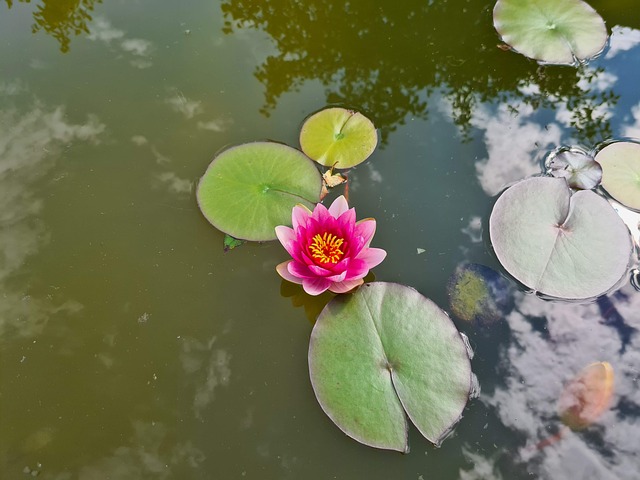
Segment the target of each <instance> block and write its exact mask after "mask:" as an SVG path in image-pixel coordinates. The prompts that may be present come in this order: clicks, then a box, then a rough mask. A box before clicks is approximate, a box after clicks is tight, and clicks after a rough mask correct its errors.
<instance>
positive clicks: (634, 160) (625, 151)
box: [596, 142, 640, 210]
mask: <svg viewBox="0 0 640 480" xmlns="http://www.w3.org/2000/svg"><path fill="white" fill-rule="evenodd" d="M596 160H597V161H598V162H599V163H600V165H602V186H603V188H604V189H605V190H606V191H607V193H609V195H611V196H612V197H613V198H615V199H616V200H618V201H619V202H620V203H622V204H623V205H625V206H627V207H629V208H632V209H634V210H640V144H638V143H634V142H615V143H611V144H609V145H607V146H606V147H604V148H603V149H602V150H600V151H599V152H598V154H597V155H596Z"/></svg>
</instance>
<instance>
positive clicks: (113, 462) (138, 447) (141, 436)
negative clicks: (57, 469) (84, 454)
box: [46, 421, 205, 480]
mask: <svg viewBox="0 0 640 480" xmlns="http://www.w3.org/2000/svg"><path fill="white" fill-rule="evenodd" d="M133 429H134V435H133V436H132V438H131V439H130V442H129V444H128V445H123V446H121V447H118V448H116V449H115V450H114V451H113V453H112V454H111V455H110V456H107V457H105V458H103V459H101V460H98V461H97V462H96V463H95V464H93V465H88V466H85V467H82V468H81V469H80V471H79V472H78V476H77V478H78V480H102V479H107V478H111V479H118V480H140V479H142V478H154V479H159V480H163V479H166V478H174V474H173V469H174V468H175V467H177V466H180V465H187V466H190V467H192V468H195V467H197V466H198V465H200V464H201V463H202V462H203V461H204V459H205V456H204V454H203V453H202V451H201V450H199V449H198V448H196V447H195V446H194V445H193V444H192V443H191V442H185V443H182V444H180V443H178V444H175V445H174V446H173V448H171V450H167V447H166V445H167V438H168V437H171V432H169V430H168V429H167V427H165V426H164V425H163V424H162V423H158V422H151V423H145V422H141V421H135V422H133ZM63 475H65V474H58V475H57V476H54V477H46V478H52V479H58V478H65V477H63ZM74 478H75V477H74Z"/></svg>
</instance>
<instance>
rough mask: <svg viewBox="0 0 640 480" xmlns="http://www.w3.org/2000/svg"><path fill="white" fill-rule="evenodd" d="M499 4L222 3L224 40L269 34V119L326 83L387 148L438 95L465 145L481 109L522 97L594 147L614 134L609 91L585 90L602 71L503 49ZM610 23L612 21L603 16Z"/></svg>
mask: <svg viewBox="0 0 640 480" xmlns="http://www.w3.org/2000/svg"><path fill="white" fill-rule="evenodd" d="M494 3H495V2H494V1H493V0H485V1H483V2H466V1H450V2H433V1H424V0H404V1H402V2H390V1H388V0H350V1H348V2H326V1H325V0H310V1H305V2H298V1H296V0H223V2H222V11H223V13H224V15H225V27H224V31H225V33H231V32H233V31H235V30H239V29H243V28H255V29H259V30H263V31H264V32H266V33H267V34H269V35H270V36H271V38H272V39H273V42H274V44H275V47H276V48H277V50H278V52H277V53H276V54H274V55H272V56H269V57H268V58H267V59H266V60H265V62H264V63H263V64H262V65H259V66H258V67H257V69H256V71H255V76H256V77H257V78H258V80H260V82H262V83H263V84H264V86H265V89H266V92H265V104H264V106H263V110H262V112H263V113H264V114H266V115H269V113H270V112H271V110H273V109H274V108H275V106H276V104H277V102H278V99H279V98H280V97H281V96H282V95H283V94H284V93H286V92H290V91H295V90H297V89H298V88H299V87H300V86H301V85H303V84H304V83H305V82H306V81H308V80H319V81H320V82H321V83H322V84H323V85H324V87H325V89H326V90H325V95H326V101H327V103H329V104H342V105H347V106H351V107H354V108H357V109H361V110H362V111H363V112H365V113H366V114H367V115H369V116H370V117H372V118H373V120H374V121H375V123H376V126H378V127H379V128H380V132H381V137H382V143H383V144H384V143H385V142H386V141H387V138H388V136H389V134H390V133H391V132H392V131H394V130H395V129H396V128H397V127H398V125H402V124H403V123H404V122H405V121H406V119H407V118H408V117H409V118H422V119H424V118H426V117H427V114H428V111H429V109H428V102H429V100H430V95H429V94H431V93H432V92H434V91H435V90H440V91H441V92H442V93H443V94H444V96H445V98H446V99H447V100H448V103H449V104H450V105H451V108H452V112H453V115H452V116H453V121H454V122H455V123H456V124H457V125H458V126H459V127H460V129H461V132H462V134H463V136H464V137H465V138H468V137H469V135H470V129H471V124H470V119H471V116H472V114H473V111H474V107H475V106H476V105H477V104H479V103H484V102H492V101H506V100H507V99H509V100H510V103H515V102H514V99H515V100H516V101H517V100H519V101H520V102H523V103H525V104H529V105H531V106H533V107H534V108H551V109H556V108H559V107H563V108H567V109H568V110H569V112H570V114H571V119H570V122H569V123H570V124H571V126H572V127H573V130H574V132H572V133H573V134H574V136H575V137H576V138H577V139H578V140H579V141H581V142H583V143H584V144H586V145H592V144H594V143H595V142H598V141H602V140H603V139H605V138H607V137H609V136H610V135H611V127H610V125H609V122H608V120H607V110H608V109H609V108H611V107H613V105H614V104H615V103H616V101H617V98H618V97H617V96H616V95H615V93H614V92H613V91H612V90H611V88H610V87H609V88H605V89H603V90H598V89H592V90H591V89H588V88H587V89H585V88H584V86H583V87H582V88H581V87H580V86H579V82H581V84H582V85H585V82H587V84H588V83H589V80H590V79H593V78H595V77H597V76H598V75H599V74H601V73H602V70H601V69H596V68H593V67H591V66H586V67H581V68H574V67H558V66H550V67H545V66H540V65H538V64H537V63H536V62H534V61H531V60H529V59H527V58H525V57H523V56H521V55H517V54H515V53H513V52H508V51H504V50H503V49H501V48H498V45H497V44H498V43H499V39H498V37H497V34H496V32H495V30H494V29H493V23H492V8H493V5H494ZM605 20H606V18H605Z"/></svg>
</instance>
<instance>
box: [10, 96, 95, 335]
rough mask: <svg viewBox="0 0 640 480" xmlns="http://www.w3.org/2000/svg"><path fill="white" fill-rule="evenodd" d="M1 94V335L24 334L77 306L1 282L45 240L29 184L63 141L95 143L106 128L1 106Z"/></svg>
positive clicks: (45, 111) (56, 112) (58, 111)
mask: <svg viewBox="0 0 640 480" xmlns="http://www.w3.org/2000/svg"><path fill="white" fill-rule="evenodd" d="M6 93H7V92H5V91H1V92H0V103H1V104H2V107H3V108H0V205H2V209H1V210H0V290H1V291H2V296H1V298H2V302H0V336H4V335H6V334H7V333H9V334H16V335H18V336H28V335H34V334H36V333H37V332H39V331H40V330H41V329H42V328H43V327H44V325H46V323H47V320H48V318H49V316H50V315H52V314H54V313H56V312H59V311H61V310H62V311H69V312H75V311H77V310H79V309H80V308H81V305H79V304H77V303H76V302H72V301H68V302H65V303H64V304H62V305H58V306H55V305H52V304H51V302H49V301H48V300H42V299H37V298H32V297H30V296H25V295H24V294H22V293H20V292H16V291H13V290H12V289H11V288H10V287H9V286H8V285H7V284H6V282H7V281H8V280H9V279H10V278H11V277H12V276H13V275H14V274H16V273H17V272H18V271H19V270H20V269H21V268H22V266H23V264H24V262H25V261H26V260H27V258H29V257H30V256H31V255H34V254H35V253H36V252H37V251H38V250H39V249H40V247H41V246H42V244H43V243H46V241H47V231H46V228H45V227H44V225H43V224H42V223H41V222H40V221H39V220H38V218H37V217H36V216H37V215H38V214H39V213H40V211H41V209H42V203H43V202H42V200H41V199H40V198H38V197H37V192H36V190H35V186H34V184H35V183H36V182H37V181H39V180H41V179H42V178H44V177H46V175H47V174H48V173H49V171H50V170H51V168H52V167H53V165H54V163H55V157H56V153H57V152H58V151H59V149H60V148H61V147H62V146H63V145H65V144H68V143H70V142H73V141H77V140H79V141H88V142H97V140H98V136H99V135H100V134H101V133H102V132H103V131H104V130H105V126H104V124H102V123H100V121H99V120H98V119H97V117H95V116H89V117H88V119H87V122H86V123H84V124H79V125H72V124H69V123H67V122H66V121H65V118H64V117H65V112H64V108H63V107H57V108H54V109H50V108H47V107H45V106H44V105H43V104H42V103H40V102H38V101H35V102H34V103H33V104H32V105H31V107H30V109H29V110H28V111H26V112H23V111H20V110H18V109H17V108H15V107H13V106H11V105H10V104H9V105H5V104H6V103H9V102H8V101H7V99H8V98H9V97H7V95H6ZM15 93H16V92H15V91H13V90H11V89H10V91H9V92H8V94H9V95H14V94H15ZM3 94H4V95H3Z"/></svg>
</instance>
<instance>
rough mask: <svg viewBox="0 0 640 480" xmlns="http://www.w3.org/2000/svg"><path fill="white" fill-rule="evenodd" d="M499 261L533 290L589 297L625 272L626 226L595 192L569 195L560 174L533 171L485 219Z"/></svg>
mask: <svg viewBox="0 0 640 480" xmlns="http://www.w3.org/2000/svg"><path fill="white" fill-rule="evenodd" d="M489 234H490V237H491V243H492V244H493V248H494V251H495V252H496V255H497V257H498V260H499V261H500V263H501V264H502V266H503V267H504V268H505V269H506V270H507V271H508V272H509V273H510V274H511V275H513V276H514V277H515V278H516V279H517V280H519V281H520V282H522V283H523V284H524V285H526V286H527V287H529V288H532V289H533V290H535V291H537V292H539V293H542V294H546V295H550V296H552V297H558V298H566V299H587V298H594V297H597V296H599V295H602V294H603V293H606V292H607V291H609V290H610V289H612V288H613V287H614V286H615V285H616V284H617V283H618V282H619V281H620V280H621V279H622V278H623V277H624V276H625V275H626V273H627V268H628V265H629V262H630V259H631V254H632V242H631V237H630V235H629V231H628V230H627V227H626V226H625V224H624V223H623V222H622V220H621V219H620V217H619V216H618V215H617V213H616V212H615V210H614V209H613V208H612V207H611V205H609V203H608V202H607V201H606V200H605V199H604V198H602V197H601V196H599V195H597V194H595V193H594V192H592V191H589V190H581V191H578V192H576V193H574V194H573V195H572V194H571V190H570V189H569V187H568V186H567V183H566V182H565V181H564V180H563V179H559V178H550V177H534V178H529V179H527V180H523V181H521V182H519V183H517V184H515V185H514V186H512V187H511V188H508V189H507V190H506V191H505V192H504V193H503V194H502V195H501V196H500V198H498V200H497V202H496V203H495V205H494V207H493V211H492V212H491V218H490V219H489Z"/></svg>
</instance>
